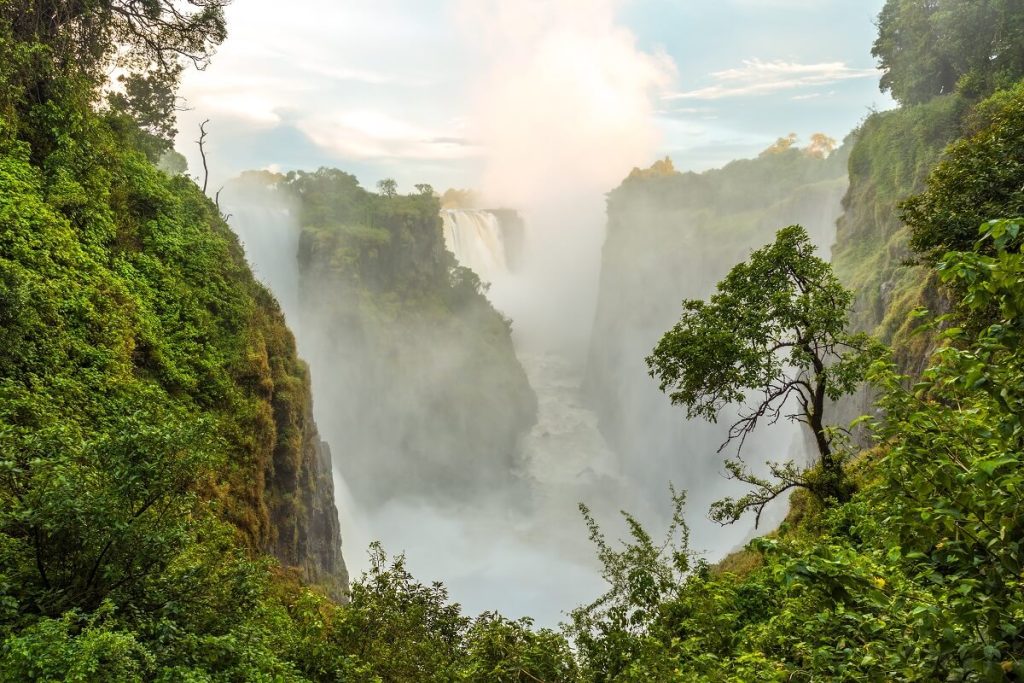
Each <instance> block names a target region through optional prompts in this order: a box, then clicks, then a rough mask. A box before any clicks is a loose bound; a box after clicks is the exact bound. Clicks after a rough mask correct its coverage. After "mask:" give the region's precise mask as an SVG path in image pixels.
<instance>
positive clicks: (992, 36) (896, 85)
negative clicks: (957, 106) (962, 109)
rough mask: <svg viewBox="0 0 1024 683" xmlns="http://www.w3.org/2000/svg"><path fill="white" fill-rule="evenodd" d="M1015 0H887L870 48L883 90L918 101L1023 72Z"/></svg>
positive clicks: (993, 85)
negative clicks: (876, 33)
mask: <svg viewBox="0 0 1024 683" xmlns="http://www.w3.org/2000/svg"><path fill="white" fill-rule="evenodd" d="M1022 38H1024V12H1022V11H1021V7H1020V2H1019V1H1018V0H973V1H971V2H963V0H888V1H887V2H886V4H885V6H884V7H883V8H882V11H881V13H880V14H879V16H878V38H877V40H876V41H875V44H874V48H873V49H872V54H873V55H874V56H875V57H876V58H877V59H878V62H879V67H880V68H881V69H882V70H883V71H884V74H883V76H882V80H881V87H882V90H883V91H889V92H891V93H892V96H893V97H895V98H896V99H897V100H898V101H899V102H900V103H902V104H920V103H922V102H926V101H928V100H929V99H931V98H933V97H936V96H938V95H945V94H949V93H952V92H954V91H956V90H957V89H959V90H961V91H962V92H964V93H965V94H966V95H968V96H972V97H976V96H980V95H984V94H986V93H989V92H992V91H993V90H995V89H997V88H999V87H1005V86H1008V85H1010V84H1011V83H1013V82H1014V81H1015V80H1017V79H1018V78H1019V77H1020V76H1021V74H1022V73H1024V40H1022Z"/></svg>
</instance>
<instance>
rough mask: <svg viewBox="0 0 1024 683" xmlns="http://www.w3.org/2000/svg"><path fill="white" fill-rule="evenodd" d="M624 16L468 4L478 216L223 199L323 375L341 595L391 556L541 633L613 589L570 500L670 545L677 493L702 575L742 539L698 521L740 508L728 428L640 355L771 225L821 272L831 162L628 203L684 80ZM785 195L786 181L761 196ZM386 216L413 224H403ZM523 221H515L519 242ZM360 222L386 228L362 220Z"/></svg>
mask: <svg viewBox="0 0 1024 683" xmlns="http://www.w3.org/2000/svg"><path fill="white" fill-rule="evenodd" d="M620 9H621V6H620V3H616V2H612V1H610V0H601V1H600V2H582V1H576V0H569V1H566V2H559V3H547V2H526V3H516V4H514V5H513V4H512V3H498V2H483V3H480V2H464V3H456V4H455V5H454V15H453V23H454V26H455V29H453V30H458V31H460V32H461V40H462V41H463V43H464V45H465V49H466V50H467V51H468V54H470V55H472V57H473V59H472V60H471V63H472V64H473V65H474V66H473V69H472V73H471V74H470V75H469V76H467V79H468V82H469V86H468V88H469V97H468V102H469V104H468V105H467V116H466V117H465V119H464V120H462V121H461V122H460V124H459V126H460V130H461V131H462V133H463V134H464V135H465V136H466V139H467V140H471V141H472V145H473V146H474V147H475V148H476V149H477V150H478V152H479V162H478V164H477V166H478V168H477V172H476V174H475V175H473V176H472V177H471V178H470V183H471V186H472V187H473V188H474V190H475V191H476V192H475V196H476V197H477V202H476V205H475V206H474V207H472V210H467V211H463V212H462V213H459V212H458V211H457V210H456V211H455V213H452V212H450V211H446V214H445V219H444V221H442V220H441V218H440V217H439V215H438V214H439V206H438V205H437V203H436V200H433V199H430V198H428V197H417V196H415V193H411V194H410V195H409V197H400V198H399V199H395V200H387V199H386V198H384V197H377V196H376V195H373V194H372V193H369V192H367V191H366V190H364V189H362V188H359V187H358V186H357V185H355V182H356V181H355V179H354V178H352V177H351V176H349V177H348V178H347V179H344V178H343V179H341V180H339V179H338V178H337V177H327V176H325V177H324V178H318V179H316V180H312V178H313V176H312V175H310V176H308V177H307V180H309V183H310V184H309V185H308V186H303V188H299V185H296V182H298V183H301V182H303V181H302V180H301V179H300V180H299V181H296V180H295V179H293V178H292V176H289V177H288V178H289V179H287V180H286V179H285V177H284V176H281V175H277V174H274V173H263V172H261V173H254V174H247V175H245V176H243V177H242V178H240V179H238V180H235V181H231V182H229V183H228V184H227V186H226V187H225V190H224V192H223V193H222V196H221V203H222V207H223V208H224V210H225V211H226V212H227V213H229V214H230V215H231V217H230V224H231V226H232V228H233V229H234V230H235V231H236V232H237V233H238V234H239V236H240V238H241V240H242V242H243V244H244V246H245V248H246V253H247V256H248V258H249V260H250V262H251V264H252V266H253V269H254V272H255V273H256V275H257V277H259V278H260V279H261V280H262V281H263V282H264V283H265V284H266V285H267V286H268V288H269V289H270V290H271V291H272V292H273V293H274V295H275V296H276V297H277V299H278V301H279V302H280V304H281V306H282V309H283V310H284V312H285V316H286V319H287V321H288V323H289V325H290V327H291V328H292V330H293V331H294V332H295V335H296V339H297V343H298V348H299V352H300V355H301V356H302V357H303V358H304V359H305V360H306V361H307V362H308V364H309V366H310V371H311V377H312V385H313V396H314V415H315V417H316V420H317V424H318V426H319V429H320V432H321V434H322V435H323V437H324V439H325V440H326V441H327V442H328V443H329V444H330V446H331V448H332V452H333V456H334V468H335V480H336V481H335V487H336V491H337V492H338V507H339V513H340V516H341V522H342V536H343V539H344V553H345V557H346V561H347V563H348V565H349V567H350V569H351V570H352V573H353V576H357V575H358V574H359V572H360V571H362V570H364V569H366V568H367V556H366V548H367V546H368V544H369V542H370V541H372V540H380V541H381V542H382V543H383V545H384V548H385V549H386V550H387V551H388V552H390V553H400V552H404V553H406V555H407V560H408V564H409V567H410V569H411V570H412V571H413V573H414V574H415V575H416V576H417V578H419V579H420V580H423V581H434V580H437V581H443V582H444V583H445V585H446V586H447V587H448V588H449V590H450V591H451V595H452V597H453V599H455V600H456V601H459V602H461V603H462V604H463V606H464V608H465V610H466V612H467V613H470V614H476V613H480V612H482V611H484V610H499V611H501V612H502V613H504V614H506V615H509V616H512V617H518V616H527V615H529V616H532V617H534V618H535V619H536V620H537V622H538V623H539V624H542V625H548V626H553V625H555V624H557V623H558V622H559V621H561V620H563V619H565V617H566V613H567V611H568V610H571V609H572V608H573V607H575V606H577V605H580V604H583V603H586V602H589V601H591V600H593V599H595V598H596V597H597V596H598V595H599V594H600V593H601V592H603V590H604V587H605V586H604V584H603V582H602V580H601V578H600V573H599V569H600V568H599V565H598V563H597V561H596V557H595V554H594V549H593V548H592V547H591V546H590V544H589V541H588V540H587V535H586V528H585V526H584V524H583V520H582V517H581V515H580V512H579V509H578V506H579V504H580V503H584V504H586V505H587V506H588V507H590V508H591V509H592V511H593V512H594V514H595V515H596V517H597V519H598V521H599V522H600V523H601V524H602V526H603V527H604V528H605V529H606V531H607V532H608V535H609V536H610V537H612V538H615V537H618V536H620V535H622V534H623V533H624V526H623V524H622V521H621V516H620V514H619V512H620V510H626V511H629V512H630V513H632V514H633V515H635V516H636V517H637V518H639V519H640V520H641V521H642V522H643V523H644V524H646V525H647V526H648V528H649V530H650V531H651V532H652V533H653V534H654V535H655V536H657V535H658V534H659V533H660V532H661V531H662V530H663V529H664V528H665V527H667V525H668V523H669V515H670V512H671V510H670V505H669V503H670V498H669V491H668V488H669V484H670V483H672V484H674V485H675V486H676V488H678V489H683V490H687V491H689V504H688V520H689V523H690V525H691V528H692V531H693V535H692V545H693V548H694V550H696V551H698V552H700V553H704V554H705V555H706V557H708V559H711V560H717V559H719V558H721V557H722V556H723V555H724V554H726V553H727V552H729V551H731V550H733V549H735V548H737V547H738V546H739V545H740V544H742V542H743V541H744V540H746V539H747V538H749V537H750V536H751V535H752V533H753V531H754V530H753V527H752V521H750V520H743V521H741V522H740V523H737V524H735V525H733V526H731V527H727V528H725V529H722V528H720V527H718V526H717V525H715V524H713V523H711V522H710V521H709V520H708V519H707V517H706V513H707V510H708V507H709V505H710V504H711V503H712V502H714V501H715V500H718V499H720V498H722V497H725V496H739V495H742V493H743V492H744V491H743V489H742V486H740V485H737V484H735V483H734V482H730V481H728V480H726V479H725V478H724V477H723V476H722V472H723V468H722V455H720V454H719V453H718V448H719V446H720V445H721V444H722V442H723V441H724V439H725V429H726V427H727V425H728V420H729V417H730V414H729V413H728V412H726V413H725V414H723V416H722V420H721V422H722V424H718V425H715V424H710V423H708V422H705V421H688V420H686V419H685V415H684V413H683V411H682V410H680V409H678V408H675V407H672V406H671V405H670V404H669V401H668V399H667V397H665V396H664V395H663V394H661V393H660V392H659V391H658V390H657V386H656V384H655V383H654V381H653V380H652V379H651V378H650V377H649V376H648V375H647V370H646V367H645V366H644V362H643V359H644V357H645V356H646V355H647V354H648V353H649V352H650V350H651V349H652V348H653V346H654V344H655V343H656V342H657V340H658V338H659V337H660V335H661V334H662V333H664V332H665V331H666V330H667V329H669V327H671V325H672V324H673V323H674V322H675V320H676V319H677V317H678V314H679V302H680V301H681V300H682V299H683V298H684V297H704V296H707V295H708V294H709V293H710V292H711V291H712V289H713V286H714V283H715V282H716V281H717V280H718V279H720V278H721V277H722V276H723V275H724V274H725V273H726V272H727V271H728V269H729V267H731V266H732V265H733V264H734V263H736V262H738V261H740V260H742V259H744V258H745V257H746V255H747V254H748V253H749V251H750V250H752V249H754V248H757V247H759V246H761V245H763V244H765V243H767V242H769V241H771V239H772V237H773V235H774V231H775V230H776V229H777V228H779V227H782V226H784V225H788V224H790V223H796V222H802V223H804V224H805V225H806V226H807V227H808V228H809V230H810V232H811V233H812V236H813V238H814V239H815V242H816V244H818V246H819V248H820V249H821V250H822V253H823V254H825V255H826V256H827V251H828V248H829V246H830V244H831V241H832V239H833V236H834V222H835V218H836V217H837V216H838V215H839V213H840V212H841V206H840V199H841V197H842V194H843V192H844V190H845V175H844V174H843V173H838V172H836V171H835V169H836V168H839V167H840V166H841V165H842V162H839V161H836V162H835V163H833V164H832V165H828V164H827V163H826V162H825V161H824V160H821V163H820V164H817V165H816V162H811V161H807V159H806V155H800V153H799V152H798V151H797V150H795V149H794V150H793V155H799V156H791V157H786V159H787V160H788V161H785V162H784V163H785V164H789V165H790V166H786V169H789V170H786V171H785V172H784V173H782V174H781V175H780V173H779V172H778V169H774V170H773V169H772V168H767V167H766V170H764V171H763V172H762V171H757V170H753V171H751V170H749V169H748V167H746V166H742V165H741V166H740V167H736V166H730V167H727V168H726V169H724V170H723V171H711V172H709V173H705V174H702V175H700V176H697V175H695V174H676V175H675V176H673V178H672V179H670V180H667V181H664V182H672V183H680V184H681V185H680V189H679V193H678V195H674V196H671V197H669V198H667V199H666V198H665V197H662V196H660V195H658V193H657V192H654V191H653V190H652V193H651V194H645V192H646V190H643V191H636V194H635V195H631V194H630V192H633V190H628V191H627V190H626V189H623V188H630V187H634V185H635V184H634V185H630V183H631V182H633V181H632V178H630V179H629V180H626V181H625V182H624V179H625V178H626V177H627V176H628V175H629V174H630V172H631V170H633V169H635V168H637V167H640V168H642V167H646V166H647V165H649V164H650V163H651V162H652V161H653V160H655V159H657V158H661V157H662V156H664V154H663V153H662V149H663V145H664V140H663V139H662V138H661V129H660V128H659V126H658V124H657V120H658V119H657V116H658V111H659V107H660V106H662V103H661V101H660V98H661V97H663V94H664V92H665V91H666V90H668V89H670V88H672V87H674V86H675V83H676V79H677V71H678V70H677V65H676V64H675V63H674V62H673V60H672V59H671V58H670V57H668V56H667V55H666V54H664V53H662V52H660V51H658V50H644V49H642V48H640V47H639V46H638V43H637V40H636V38H635V36H634V35H633V34H632V33H631V32H630V31H629V30H628V29H626V28H625V27H624V26H622V25H620V23H619V15H620V12H619V10H620ZM744 163H747V162H744ZM750 163H755V162H750ZM762 163H763V164H767V165H769V166H770V164H771V163H775V162H772V161H771V160H768V161H765V162H762ZM779 163H783V162H779ZM790 167H792V168H790ZM751 168H753V167H751ZM758 168H760V167H758ZM737 169H738V170H737ZM794 169H795V170H794ZM787 173H789V174H790V175H791V176H792V177H790V176H787V175H786V174H787ZM328 175H329V174H328ZM341 175H342V176H344V175H345V174H341ZM840 176H841V177H840ZM777 177H783V178H786V180H784V181H778V182H776V181H774V180H766V178H769V179H771V178H776V179H777ZM421 180H422V181H423V182H433V181H434V178H432V177H425V178H422V179H421ZM320 182H324V183H328V184H327V185H324V186H323V187H320V189H316V188H317V187H319V186H318V185H316V183H320ZM332 182H333V183H339V182H340V183H341V184H340V185H337V186H332V185H330V183H332ZM364 187H365V186H364ZM617 187H618V188H619V189H618V190H616V189H615V188H617ZM695 187H696V188H697V190H695V189H694V188H695ZM332 188H333V189H332ZM313 190H315V191H316V192H326V193H327V194H326V195H325V197H328V198H331V197H333V198H336V199H337V201H336V202H335V204H336V206H335V205H333V204H332V201H334V200H332V199H326V200H324V202H326V205H325V206H320V205H319V204H317V206H316V207H315V211H314V209H312V208H311V206H312V205H311V204H310V205H307V204H304V203H303V202H307V201H309V198H308V196H307V195H308V194H309V193H310V192H312V191H313ZM402 190H403V191H405V192H408V191H410V189H409V188H402ZM304 193H305V194H304ZM757 197H760V198H757ZM318 201H319V200H318ZM388 201H392V202H394V201H398V202H401V205H402V206H403V207H405V208H403V209H400V210H396V212H394V213H393V214H392V213H389V211H390V210H384V209H382V207H385V206H386V205H387V202H388ZM346 202H348V203H351V202H356V203H357V204H358V205H359V207H361V208H359V209H358V210H356V209H353V208H352V206H349V204H347V203H346ZM430 202H434V204H430ZM314 203H315V202H314ZM353 206H354V205H353ZM430 206H434V208H433V209H431V208H429V207H430ZM498 209H501V211H498ZM310 211H314V213H315V216H314V215H313V214H310ZM381 211H384V213H380V212H381ZM307 214H308V215H307ZM510 215H514V216H515V217H516V221H517V229H518V227H519V226H521V227H522V228H523V231H522V234H521V235H520V234H518V233H516V234H515V236H514V240H513V237H512V233H511V232H510V230H511V228H509V227H508V225H504V227H503V224H504V223H506V222H507V220H508V218H509V216H510ZM365 216H376V217H375V218H371V219H369V224H368V226H367V227H359V228H356V227H353V226H354V225H355V224H356V223H360V222H361V221H363V220H364V218H363V217H365ZM325 221H326V223H325ZM410 221H411V222H410ZM331 223H334V224H336V225H337V227H336V228H331V229H330V230H328V229H327V227H326V225H327V224H331ZM459 226H462V227H459ZM724 226H728V227H729V228H730V231H729V232H728V234H726V235H725V236H724V237H723V234H722V233H721V232H720V231H721V230H722V229H723V227H724ZM331 230H333V232H331ZM410 230H411V232H409V231H410ZM382 231H383V232H382ZM385 233H387V234H389V235H390V237H387V234H385ZM410 234H411V235H412V237H408V235H410ZM385 237H387V239H385ZM408 239H411V240H412V241H411V242H409V241H407V240H408ZM380 240H384V241H380ZM506 240H507V242H506ZM446 250H447V251H448V252H450V253H449V255H448V256H444V255H443V252H445V251H446ZM452 255H454V260H455V261H458V262H460V263H461V265H463V266H466V267H469V268H471V269H472V270H474V271H475V273H476V275H478V276H479V278H480V279H481V280H482V281H483V282H484V287H483V290H484V291H485V292H486V301H484V300H483V298H479V300H478V299H477V298H475V295H472V296H469V298H468V299H465V296H464V295H462V294H458V292H459V291H462V290H461V289H460V287H462V285H460V284H459V282H461V281H462V280H460V278H461V276H458V275H457V274H456V275H452V274H451V273H450V272H449V268H450V267H451V266H449V265H447V264H448V261H447V260H446V259H451V258H452ZM513 256H514V258H513ZM452 263H454V261H452ZM452 272H454V271H452ZM453 278H454V279H453ZM456 295H457V296H456ZM438 297H440V298H438ZM452 297H455V298H457V299H459V302H456V303H454V304H453V303H452V301H454V299H453V298H452ZM460 297H461V298H460ZM462 299H465V301H463V300H462ZM487 301H489V302H490V304H492V305H493V307H494V309H496V310H497V313H495V312H494V311H493V310H491V309H490V308H489V306H488V304H487V303H486V302H487ZM498 314H500V315H498ZM502 316H504V318H505V319H507V321H508V323H509V324H510V325H511V335H510V337H509V336H508V333H507V331H506V330H505V328H504V327H503V324H504V323H502V322H501V317H502ZM745 458H746V459H747V461H748V462H749V463H750V464H751V466H752V467H753V469H755V470H758V469H759V464H760V463H763V461H764V460H767V459H772V460H786V459H795V460H797V461H800V462H803V461H805V460H806V458H807V454H806V450H805V448H804V438H803V436H802V435H801V433H800V431H799V430H798V429H797V428H796V427H795V426H793V425H791V424H788V423H783V424H779V425H776V426H774V427H771V428H765V429H762V430H760V431H758V432H757V433H756V435H755V437H754V438H753V439H752V440H751V441H750V442H749V443H748V446H747V449H746V452H745ZM784 511H785V506H784V503H780V504H779V505H778V506H775V507H774V508H773V509H772V510H770V511H769V513H768V514H767V515H766V519H765V523H766V524H771V523H772V521H773V520H778V519H779V518H780V516H781V515H782V514H784Z"/></svg>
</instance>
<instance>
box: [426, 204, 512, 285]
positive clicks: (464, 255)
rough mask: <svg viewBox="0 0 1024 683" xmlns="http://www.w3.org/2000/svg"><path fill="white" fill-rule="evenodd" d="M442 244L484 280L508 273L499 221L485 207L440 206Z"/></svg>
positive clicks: (502, 232)
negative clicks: (458, 207)
mask: <svg viewBox="0 0 1024 683" xmlns="http://www.w3.org/2000/svg"><path fill="white" fill-rule="evenodd" d="M440 215H441V219H442V222H443V231H444V241H445V246H447V247H448V250H449V251H450V252H452V254H453V255H454V256H455V260H456V261H458V262H459V264H460V265H462V266H465V267H467V268H469V269H470V270H472V271H473V272H474V273H476V274H477V276H478V277H479V278H480V279H481V280H483V281H485V282H493V281H494V279H495V278H498V277H501V276H503V275H506V274H508V272H509V268H508V259H507V257H506V253H505V235H504V231H503V229H502V225H501V221H500V220H499V219H498V217H497V216H496V215H495V214H494V213H493V212H491V211H487V210H486V209H442V210H441V212H440Z"/></svg>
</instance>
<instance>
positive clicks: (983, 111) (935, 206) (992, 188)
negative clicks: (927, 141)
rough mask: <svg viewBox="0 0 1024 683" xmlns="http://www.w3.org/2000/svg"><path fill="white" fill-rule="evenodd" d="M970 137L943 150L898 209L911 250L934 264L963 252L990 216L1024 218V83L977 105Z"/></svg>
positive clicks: (971, 245) (971, 243)
mask: <svg viewBox="0 0 1024 683" xmlns="http://www.w3.org/2000/svg"><path fill="white" fill-rule="evenodd" d="M971 123H972V124H973V125H972V128H973V130H971V134H970V135H968V136H967V137H964V138H962V139H960V140H958V141H957V142H955V143H954V144H952V145H950V146H949V148H948V149H947V150H946V153H945V156H944V158H943V160H942V161H941V162H940V163H939V164H938V165H937V166H936V167H935V169H934V170H933V171H932V172H931V174H930V175H929V177H928V189H927V190H925V191H924V192H922V193H921V194H919V195H917V196H915V197H913V198H911V199H909V200H908V201H906V202H905V203H904V204H903V206H902V214H901V217H902V219H903V221H904V222H905V223H906V224H907V225H908V226H910V228H911V231H912V238H911V246H912V247H913V248H914V249H916V250H917V251H919V252H923V253H925V254H926V255H928V256H929V257H930V258H931V260H933V261H934V260H937V259H938V258H939V257H940V256H941V255H942V254H943V253H944V252H945V251H946V250H950V249H953V250H957V251H967V250H970V249H971V248H972V247H973V245H974V242H975V239H976V233H977V226H978V225H979V224H980V223H982V222H984V221H985V220H986V219H987V218H989V217H990V216H1017V215H1021V214H1024V84H1021V85H1018V86H1016V87H1015V88H1013V89H1012V90H1009V91H1004V92H1001V93H998V94H997V95H994V96H993V97H992V98H990V99H989V100H987V101H986V102H984V103H982V104H980V105H979V106H978V108H977V110H976V113H975V115H974V117H973V118H972V120H971Z"/></svg>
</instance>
